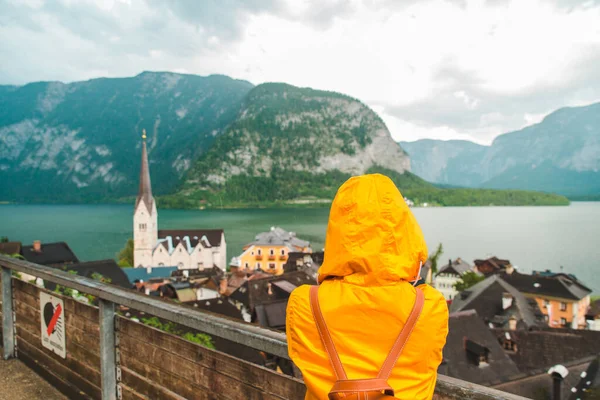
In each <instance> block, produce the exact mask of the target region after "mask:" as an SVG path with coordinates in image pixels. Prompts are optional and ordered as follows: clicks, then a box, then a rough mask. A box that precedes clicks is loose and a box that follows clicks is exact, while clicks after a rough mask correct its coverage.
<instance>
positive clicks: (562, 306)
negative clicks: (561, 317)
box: [560, 302, 567, 311]
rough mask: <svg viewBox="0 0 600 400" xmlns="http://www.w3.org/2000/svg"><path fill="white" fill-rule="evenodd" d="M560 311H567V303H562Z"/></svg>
mask: <svg viewBox="0 0 600 400" xmlns="http://www.w3.org/2000/svg"><path fill="white" fill-rule="evenodd" d="M560 311H567V303H564V302H561V303H560Z"/></svg>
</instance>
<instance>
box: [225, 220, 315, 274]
mask: <svg viewBox="0 0 600 400" xmlns="http://www.w3.org/2000/svg"><path fill="white" fill-rule="evenodd" d="M243 250H244V251H243V253H242V254H241V255H240V256H239V257H237V259H234V260H232V262H233V263H235V264H236V265H238V266H239V267H240V268H242V269H245V270H252V269H257V270H263V271H264V272H266V273H268V274H271V275H281V274H283V272H284V266H285V264H286V263H287V261H288V257H289V254H290V253H307V254H311V253H312V248H311V247H310V242H308V241H306V240H302V239H300V238H298V237H297V236H296V233H294V232H288V231H286V230H284V229H281V228H280V227H274V226H273V227H271V229H270V230H269V231H268V232H262V233H259V234H258V235H256V237H255V238H254V241H253V242H251V243H248V244H247V245H246V246H244V248H243Z"/></svg>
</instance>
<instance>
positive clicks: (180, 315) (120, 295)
mask: <svg viewBox="0 0 600 400" xmlns="http://www.w3.org/2000/svg"><path fill="white" fill-rule="evenodd" d="M0 267H1V269H2V313H3V314H2V317H3V318H2V319H3V323H2V326H3V341H4V358H5V359H6V358H11V357H14V355H15V335H14V334H15V331H14V320H13V295H12V284H11V282H12V271H18V272H22V273H25V274H29V275H33V276H35V277H38V278H41V279H43V280H45V281H48V282H53V283H55V284H59V285H62V286H65V287H69V288H71V289H76V290H78V291H80V292H83V293H87V294H91V295H93V296H96V297H97V298H98V299H99V302H100V321H99V324H100V355H101V368H100V369H101V375H102V399H103V400H114V399H116V398H117V390H118V388H117V379H116V375H117V372H118V371H117V366H116V363H115V361H116V360H115V359H116V357H115V354H116V347H115V305H123V306H126V307H129V308H132V309H135V310H139V311H143V312H145V313H147V314H151V315H155V316H157V317H160V318H163V319H165V320H168V321H171V322H175V323H178V324H181V325H183V326H186V327H188V328H191V329H195V330H198V331H201V332H205V333H207V334H209V335H214V336H217V337H221V338H224V339H228V340H230V341H232V342H236V343H239V344H242V345H245V346H248V347H251V348H254V349H256V350H261V351H264V352H266V353H269V354H273V355H276V356H279V357H282V358H285V359H288V360H289V356H288V352H287V341H286V335H285V334H283V333H280V332H276V331H272V330H269V329H265V328H261V327H258V326H256V325H252V324H249V323H246V322H240V321H237V320H233V319H229V318H227V317H225V316H220V315H217V314H213V313H209V312H206V311H198V310H194V309H191V308H187V307H181V306H179V305H177V304H171V303H169V302H166V301H163V300H160V299H156V298H153V297H150V296H146V295H143V294H140V293H138V292H136V291H133V290H127V289H123V288H120V287H117V286H113V285H107V284H105V283H101V282H98V281H96V280H93V279H89V278H85V277H82V276H78V275H72V274H69V273H66V272H64V271H61V270H58V269H55V268H50V267H46V266H43V265H38V264H33V263H30V262H28V261H23V260H19V259H14V258H9V257H7V256H3V255H1V254H0ZM436 393H437V394H439V395H441V396H442V397H448V398H460V399H477V400H491V399H506V400H520V399H523V397H519V396H515V395H512V394H510V393H506V392H501V391H499V390H494V389H490V388H486V387H484V386H480V385H476V384H472V383H469V382H465V381H462V380H459V379H454V378H450V377H447V376H443V375H440V376H438V380H437V385H436Z"/></svg>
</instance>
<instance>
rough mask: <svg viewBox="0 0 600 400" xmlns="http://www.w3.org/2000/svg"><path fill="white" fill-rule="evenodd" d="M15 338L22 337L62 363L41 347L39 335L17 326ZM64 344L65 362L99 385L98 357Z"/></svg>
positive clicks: (80, 348)
mask: <svg viewBox="0 0 600 400" xmlns="http://www.w3.org/2000/svg"><path fill="white" fill-rule="evenodd" d="M17 337H22V338H24V339H25V340H26V341H27V342H28V343H29V344H31V345H35V347H37V348H38V349H39V350H41V351H44V352H46V353H48V354H51V356H52V357H53V358H54V359H56V360H57V361H64V359H63V358H60V357H58V356H56V355H55V354H54V353H52V352H51V351H49V350H48V349H46V348H44V347H43V346H42V344H41V338H40V336H39V334H37V333H32V332H30V331H29V330H28V329H27V328H25V327H23V326H17ZM66 344H67V360H70V362H72V363H76V364H79V365H77V368H76V369H75V370H76V371H77V372H78V373H80V374H81V375H83V376H84V377H87V379H88V380H89V381H91V382H93V383H96V384H97V385H99V381H96V379H98V378H99V377H100V357H98V356H97V355H95V354H91V353H90V352H88V351H87V350H86V349H85V348H83V347H81V346H79V345H76V344H74V343H71V342H70V341H69V340H67V341H66ZM80 368H81V371H80Z"/></svg>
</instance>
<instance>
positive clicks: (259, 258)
mask: <svg viewBox="0 0 600 400" xmlns="http://www.w3.org/2000/svg"><path fill="white" fill-rule="evenodd" d="M254 258H255V259H257V260H262V259H263V255H262V254H257V255H255V256H254Z"/></svg>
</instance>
